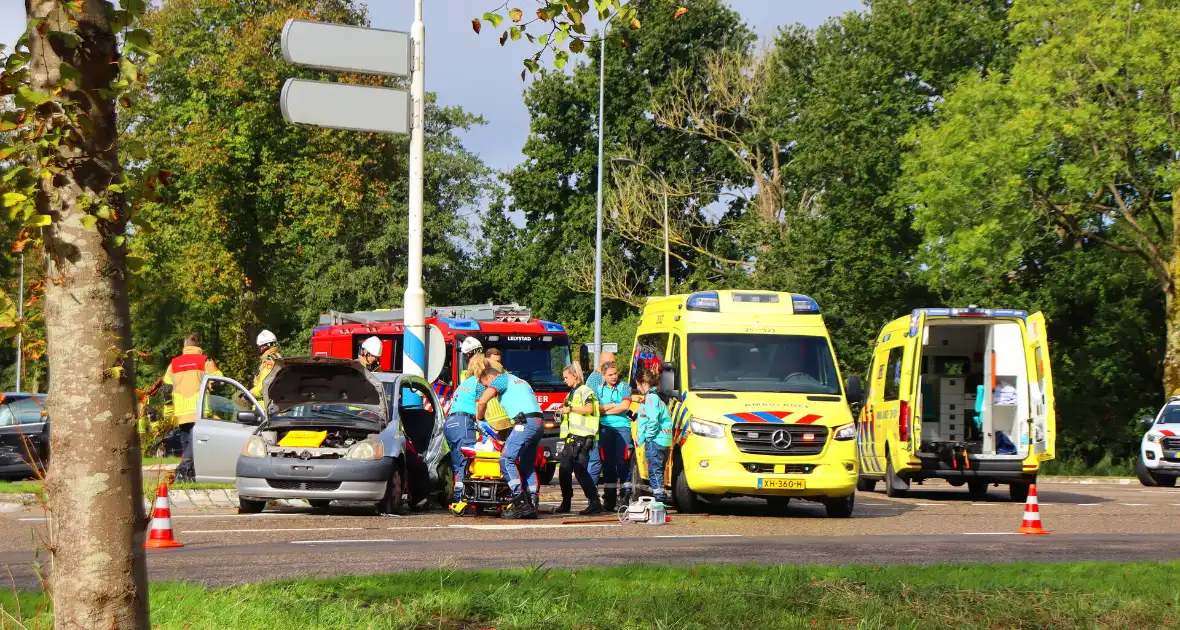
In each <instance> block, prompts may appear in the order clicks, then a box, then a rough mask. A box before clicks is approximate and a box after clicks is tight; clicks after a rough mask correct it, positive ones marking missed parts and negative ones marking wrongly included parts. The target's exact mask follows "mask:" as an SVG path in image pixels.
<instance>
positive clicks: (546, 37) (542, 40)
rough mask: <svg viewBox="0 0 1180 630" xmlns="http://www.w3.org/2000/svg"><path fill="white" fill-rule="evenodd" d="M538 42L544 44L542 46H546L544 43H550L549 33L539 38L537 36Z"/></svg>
mask: <svg viewBox="0 0 1180 630" xmlns="http://www.w3.org/2000/svg"><path fill="white" fill-rule="evenodd" d="M537 43H538V44H540V45H542V46H544V45H546V44H548V43H549V33H545V34H544V35H542V36H540V37H538V38H537Z"/></svg>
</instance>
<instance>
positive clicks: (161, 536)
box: [143, 481, 184, 549]
mask: <svg viewBox="0 0 1180 630" xmlns="http://www.w3.org/2000/svg"><path fill="white" fill-rule="evenodd" d="M183 546H184V545H182V544H181V543H179V542H176V539H175V538H173V537H172V510H171V509H170V508H169V507H168V482H167V481H161V482H160V488H159V491H157V492H156V506H155V508H154V509H153V510H152V532H151V534H150V535H149V536H148V539H147V541H146V542H144V543H143V548H144V549H169V548H172V547H183Z"/></svg>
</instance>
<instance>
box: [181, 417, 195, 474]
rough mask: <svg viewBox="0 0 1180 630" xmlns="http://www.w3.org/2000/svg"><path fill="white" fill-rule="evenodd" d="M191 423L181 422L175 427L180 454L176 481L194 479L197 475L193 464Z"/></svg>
mask: <svg viewBox="0 0 1180 630" xmlns="http://www.w3.org/2000/svg"><path fill="white" fill-rule="evenodd" d="M193 424H194V423H192V422H189V423H188V424H182V425H180V426H179V427H177V430H178V431H179V433H178V434H177V436H178V437H179V438H180V448H181V450H182V454H181V456H180V465H179V466H177V467H176V480H177V481H195V480H196V476H197V470H196V467H195V466H193Z"/></svg>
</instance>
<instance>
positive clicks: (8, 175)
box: [0, 147, 29, 184]
mask: <svg viewBox="0 0 1180 630" xmlns="http://www.w3.org/2000/svg"><path fill="white" fill-rule="evenodd" d="M10 148H14V147H10ZM6 157H8V156H6V155H4V152H3V151H0V158H6ZM27 170H29V167H27V166H25V165H23V164H21V165H18V166H14V167H12V168H10V169H8V171H7V172H5V173H4V178H3V179H0V182H4V183H6V184H7V183H8V182H10V181H12V180H13V179H14V178H15V177H16V176H17V175H20V174H21V173H24V172H25V171H27Z"/></svg>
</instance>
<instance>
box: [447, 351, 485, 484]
mask: <svg viewBox="0 0 1180 630" xmlns="http://www.w3.org/2000/svg"><path fill="white" fill-rule="evenodd" d="M468 339H470V337H468ZM477 387H479V378H478V377H476V376H468V377H467V378H465V379H463V380H462V381H461V382H460V383H459V386H458V387H456V388H455V394H454V396H452V397H451V414H450V415H449V416H447V424H446V426H445V427H443V435H444V436H446V438H447V446H448V447H450V449H451V468H453V469H454V471H455V489H454V494H453V501H454V502H456V503H458V502H459V500H460V499H462V498H463V472H464V470H465V469H466V468H467V458H466V457H464V456H463V453H462V452H461V450H460V449H462V448H463V447H465V446H473V445H474V444H475V411H476V405H475V390H476V388H477Z"/></svg>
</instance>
